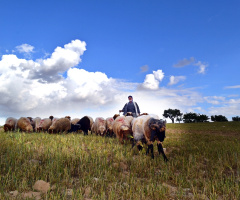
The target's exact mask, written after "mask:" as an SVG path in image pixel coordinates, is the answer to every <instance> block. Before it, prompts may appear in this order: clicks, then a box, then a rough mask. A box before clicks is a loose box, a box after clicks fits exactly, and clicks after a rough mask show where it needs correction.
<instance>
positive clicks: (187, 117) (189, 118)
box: [183, 112, 197, 123]
mask: <svg viewBox="0 0 240 200" xmlns="http://www.w3.org/2000/svg"><path fill="white" fill-rule="evenodd" d="M196 118H197V114H196V113H192V112H190V113H186V114H184V115H183V121H184V123H193V122H196Z"/></svg>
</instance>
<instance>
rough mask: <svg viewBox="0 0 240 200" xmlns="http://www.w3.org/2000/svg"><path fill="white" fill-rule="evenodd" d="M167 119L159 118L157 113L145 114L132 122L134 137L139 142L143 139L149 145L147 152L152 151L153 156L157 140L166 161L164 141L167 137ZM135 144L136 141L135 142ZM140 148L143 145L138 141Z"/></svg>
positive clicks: (152, 155)
mask: <svg viewBox="0 0 240 200" xmlns="http://www.w3.org/2000/svg"><path fill="white" fill-rule="evenodd" d="M165 130H166V121H163V120H161V119H159V117H158V116H157V115H143V116H140V117H138V118H136V119H134V121H133V122H132V131H133V138H134V140H135V141H137V143H138V142H139V141H142V142H144V143H146V144H147V145H148V149H147V152H146V153H147V154H148V153H149V150H150V151H151V157H152V158H154V154H153V143H154V141H155V140H157V146H158V152H159V154H162V155H163V158H164V161H165V162H167V161H168V159H167V157H166V155H165V153H164V151H163V147H162V142H163V141H164V139H165ZM133 146H134V143H133ZM138 149H139V150H141V149H142V147H141V146H140V145H139V143H138Z"/></svg>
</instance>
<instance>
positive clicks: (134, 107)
mask: <svg viewBox="0 0 240 200" xmlns="http://www.w3.org/2000/svg"><path fill="white" fill-rule="evenodd" d="M128 100H129V102H128V103H126V104H125V106H124V107H123V109H122V110H120V112H123V115H126V114H127V112H131V113H132V114H133V117H137V116H139V115H140V109H139V107H138V104H137V103H136V102H134V101H133V97H132V96H131V95H130V96H128Z"/></svg>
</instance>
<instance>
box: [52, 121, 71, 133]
mask: <svg viewBox="0 0 240 200" xmlns="http://www.w3.org/2000/svg"><path fill="white" fill-rule="evenodd" d="M70 129H71V122H70V120H69V119H68V118H59V119H57V120H56V121H55V122H54V123H53V124H52V125H51V126H50V127H49V129H48V132H49V133H59V132H68V130H70Z"/></svg>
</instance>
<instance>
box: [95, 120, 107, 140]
mask: <svg viewBox="0 0 240 200" xmlns="http://www.w3.org/2000/svg"><path fill="white" fill-rule="evenodd" d="M106 131H107V130H106V120H105V119H104V118H103V117H97V118H96V119H95V121H94V124H93V132H94V133H96V135H98V134H100V136H104V135H105V134H106Z"/></svg>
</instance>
